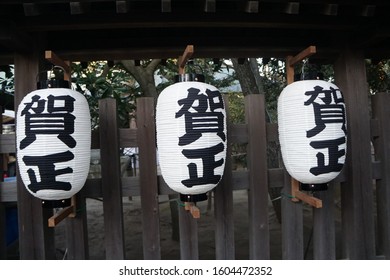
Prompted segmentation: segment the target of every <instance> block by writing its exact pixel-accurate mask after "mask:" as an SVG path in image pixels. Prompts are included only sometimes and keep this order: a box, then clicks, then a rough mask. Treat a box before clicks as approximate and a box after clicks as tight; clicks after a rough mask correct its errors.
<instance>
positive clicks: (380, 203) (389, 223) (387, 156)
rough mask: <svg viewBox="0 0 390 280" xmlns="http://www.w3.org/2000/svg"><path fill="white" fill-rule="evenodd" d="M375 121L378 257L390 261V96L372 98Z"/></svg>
mask: <svg viewBox="0 0 390 280" xmlns="http://www.w3.org/2000/svg"><path fill="white" fill-rule="evenodd" d="M371 100H372V113H373V119H374V120H375V121H377V122H378V126H377V127H378V128H379V131H378V133H377V135H373V143H374V147H375V159H376V160H377V161H379V162H380V166H381V178H380V179H379V180H376V199H377V212H378V251H377V254H378V255H383V256H384V257H385V259H387V260H388V259H390V172H389V169H390V146H389V143H390V126H389V120H390V95H389V94H388V93H383V92H381V93H377V94H375V95H374V96H372V98H371Z"/></svg>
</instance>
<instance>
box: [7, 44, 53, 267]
mask: <svg viewBox="0 0 390 280" xmlns="http://www.w3.org/2000/svg"><path fill="white" fill-rule="evenodd" d="M43 54H44V52H43V50H42V53H41V52H40V51H39V50H38V51H37V50H35V52H33V53H30V54H16V55H15V60H14V62H15V66H14V69H15V101H14V102H15V111H17V106H18V105H19V103H20V101H21V100H22V99H23V97H24V96H25V95H26V94H28V93H29V92H30V91H33V90H35V89H36V81H37V80H36V79H37V74H38V73H39V67H40V65H41V61H40V59H41V58H42V59H43ZM17 174H19V172H17ZM17 198H18V199H17V201H18V223H19V252H20V259H27V260H29V259H53V258H55V246H54V229H53V228H48V226H47V218H48V217H50V216H51V215H52V213H53V211H52V209H43V208H42V205H41V201H40V200H39V199H37V198H35V197H33V196H32V195H31V194H30V193H29V192H28V191H27V190H26V189H25V187H24V185H23V182H22V180H21V178H20V175H17Z"/></svg>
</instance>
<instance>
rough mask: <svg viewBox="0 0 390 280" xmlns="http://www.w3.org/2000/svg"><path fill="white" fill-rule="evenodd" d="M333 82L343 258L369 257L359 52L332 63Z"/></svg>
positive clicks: (367, 154)
mask: <svg viewBox="0 0 390 280" xmlns="http://www.w3.org/2000/svg"><path fill="white" fill-rule="evenodd" d="M335 77H336V82H337V85H338V86H339V88H340V89H341V91H342V92H343V94H344V99H345V104H346V111H347V124H348V127H347V130H348V142H347V154H346V165H347V169H346V172H347V178H348V181H347V182H345V183H344V184H343V186H342V187H341V197H342V218H343V244H344V245H345V248H344V249H345V250H344V252H343V254H344V255H343V257H344V258H346V259H373V258H374V257H375V232H374V218H373V214H372V213H373V186H372V180H371V178H372V170H371V144H370V141H371V139H370V117H369V115H370V114H369V104H368V98H367V95H368V88H367V79H366V69H365V62H364V56H363V53H362V52H361V51H360V50H355V49H350V48H346V49H345V50H343V51H342V52H341V53H340V55H339V58H338V59H337V60H336V62H335Z"/></svg>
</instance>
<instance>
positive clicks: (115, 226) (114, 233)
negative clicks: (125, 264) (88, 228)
mask: <svg viewBox="0 0 390 280" xmlns="http://www.w3.org/2000/svg"><path fill="white" fill-rule="evenodd" d="M99 124H100V130H99V133H100V156H101V167H102V192H103V211H104V232H105V238H104V242H105V247H106V258H107V259H116V260H118V259H124V258H125V240H124V226H123V206H122V183H121V177H122V176H121V173H120V170H121V169H120V158H119V130H118V118H117V104H116V100H115V99H113V98H106V99H100V100H99Z"/></svg>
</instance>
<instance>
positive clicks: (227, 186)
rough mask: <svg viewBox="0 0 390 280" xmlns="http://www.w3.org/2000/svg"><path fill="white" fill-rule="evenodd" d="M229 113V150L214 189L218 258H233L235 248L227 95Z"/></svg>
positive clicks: (216, 253) (228, 138) (229, 141)
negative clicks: (223, 168) (217, 183)
mask: <svg viewBox="0 0 390 280" xmlns="http://www.w3.org/2000/svg"><path fill="white" fill-rule="evenodd" d="M224 101H225V108H226V114H227V118H226V119H227V120H226V123H227V151H226V162H225V170H224V175H223V177H222V180H221V182H220V184H219V185H218V186H217V187H216V188H215V190H214V213H215V214H214V215H215V257H216V259H217V260H233V259H234V258H235V248H234V221H233V186H232V158H231V140H230V137H231V136H230V133H229V132H230V125H229V116H230V115H229V110H228V106H227V105H226V104H228V100H227V98H226V97H225V98H224Z"/></svg>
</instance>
